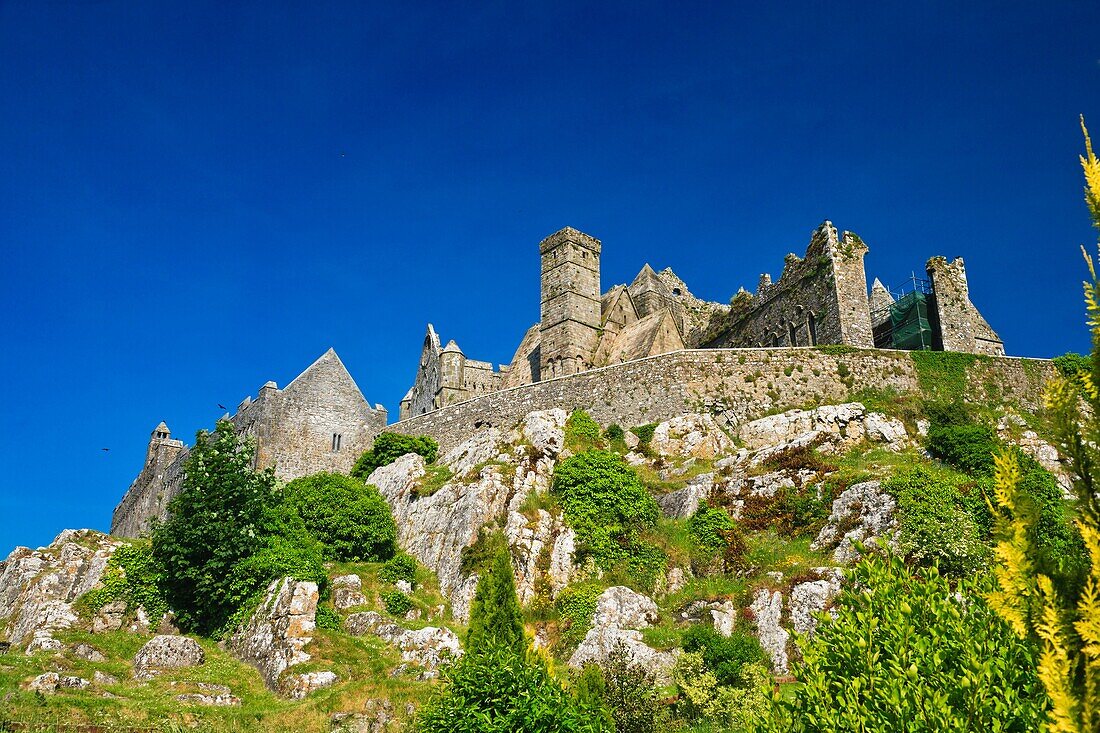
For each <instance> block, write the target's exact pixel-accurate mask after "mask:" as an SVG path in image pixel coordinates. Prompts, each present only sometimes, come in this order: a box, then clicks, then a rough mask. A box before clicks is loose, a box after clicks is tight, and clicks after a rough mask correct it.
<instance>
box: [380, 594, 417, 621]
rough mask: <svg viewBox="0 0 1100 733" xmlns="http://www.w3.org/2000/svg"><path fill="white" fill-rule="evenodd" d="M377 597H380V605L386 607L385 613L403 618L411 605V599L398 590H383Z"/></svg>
mask: <svg viewBox="0 0 1100 733" xmlns="http://www.w3.org/2000/svg"><path fill="white" fill-rule="evenodd" d="M379 597H380V598H381V599H382V605H384V606H385V607H386V613H388V614H390V615H391V616H397V617H398V618H403V617H404V616H405V614H406V613H408V612H409V609H411V608H412V605H413V603H412V599H411V598H409V597H408V596H407V595H405V594H404V593H402V592H401V591H399V590H387V591H383V592H382V593H381V594H380V595H379Z"/></svg>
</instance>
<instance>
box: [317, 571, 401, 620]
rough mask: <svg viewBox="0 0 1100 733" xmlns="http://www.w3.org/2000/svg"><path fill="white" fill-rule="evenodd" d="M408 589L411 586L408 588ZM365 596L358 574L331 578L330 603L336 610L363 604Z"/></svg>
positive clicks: (365, 599) (364, 603)
mask: <svg viewBox="0 0 1100 733" xmlns="http://www.w3.org/2000/svg"><path fill="white" fill-rule="evenodd" d="M409 590H410V591H411V590H412V588H410V589H409ZM366 603H367V597H366V596H365V595H363V581H362V580H361V579H360V578H359V576H358V575H341V576H340V577H338V578H333V580H332V605H334V606H335V607H336V610H338V611H345V610H347V609H349V608H354V607H356V606H365V605H366Z"/></svg>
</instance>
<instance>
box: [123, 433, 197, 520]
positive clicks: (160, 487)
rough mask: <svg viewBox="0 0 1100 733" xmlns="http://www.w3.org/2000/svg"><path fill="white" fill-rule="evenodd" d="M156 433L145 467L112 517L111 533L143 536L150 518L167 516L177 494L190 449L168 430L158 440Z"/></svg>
mask: <svg viewBox="0 0 1100 733" xmlns="http://www.w3.org/2000/svg"><path fill="white" fill-rule="evenodd" d="M161 425H164V423H161ZM159 427H160V426H158V428H159ZM157 433H158V430H154V431H153V435H152V437H151V438H150V439H149V449H148V450H147V451H146V455H145V465H144V466H142V468H141V472H140V473H138V475H137V478H135V479H134V482H133V483H132V484H130V488H129V489H128V490H127V491H126V494H125V495H124V496H123V497H122V501H120V502H119V503H118V506H116V507H115V510H114V513H113V514H112V515H111V533H112V534H116V535H120V536H123V537H136V536H138V535H140V534H141V533H142V532H144V531H145V530H147V529H148V519H149V517H162V516H164V515H165V510H166V509H167V507H168V500H169V499H170V498H171V497H172V496H175V495H176V493H178V490H179V482H180V480H181V479H182V477H183V471H182V468H181V467H182V465H183V460H184V459H185V458H186V457H187V447H186V446H185V445H184V444H183V441H182V440H172V439H171V433H168V432H167V428H165V430H164V433H165V434H166V437H164V438H161V437H158V435H157Z"/></svg>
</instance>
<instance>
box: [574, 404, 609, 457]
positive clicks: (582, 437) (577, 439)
mask: <svg viewBox="0 0 1100 733" xmlns="http://www.w3.org/2000/svg"><path fill="white" fill-rule="evenodd" d="M602 435H603V431H601V430H600V426H599V424H598V423H597V422H596V421H595V420H593V419H592V418H591V417H589V415H588V413H587V412H585V411H584V410H573V414H571V415H570V416H569V419H568V420H566V421H565V447H566V448H568V449H569V450H571V451H573V452H574V453H578V452H580V451H583V450H588V449H589V448H602V447H603V440H602V439H601V438H602Z"/></svg>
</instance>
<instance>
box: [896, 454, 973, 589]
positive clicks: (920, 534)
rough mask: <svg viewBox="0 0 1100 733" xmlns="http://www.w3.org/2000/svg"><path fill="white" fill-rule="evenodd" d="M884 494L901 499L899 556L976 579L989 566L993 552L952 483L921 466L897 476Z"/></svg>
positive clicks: (899, 510)
mask: <svg viewBox="0 0 1100 733" xmlns="http://www.w3.org/2000/svg"><path fill="white" fill-rule="evenodd" d="M883 488H884V489H885V490H886V491H887V492H889V493H890V494H891V495H892V496H893V497H894V498H895V499H897V503H898V514H899V519H898V525H899V529H900V533H899V537H898V545H899V550H900V551H901V552H902V554H903V555H904V556H905V557H906V559H908V560H909V561H910V562H913V563H916V564H918V565H932V564H935V563H938V564H939V567H940V570H942V571H943V572H944V573H946V574H948V575H951V576H961V575H967V574H969V573H973V572H975V571H977V570H979V569H980V568H982V567H983V566H984V565H985V564H986V562H987V561H988V558H989V548H988V547H987V546H986V545H985V543H984V542H983V541H982V536H981V535H980V532H979V528H978V524H977V522H976V521H975V519H974V517H973V516H971V515H970V513H969V512H967V510H966V506H967V502H965V501H964V499H963V496H962V494H961V493H960V492H959V487H958V485H957V484H956V483H955V482H953V481H952V480H951V479H949V478H944V477H938V476H936V475H934V474H933V473H932V472H931V471H929V470H928V469H926V468H924V467H921V466H917V467H914V468H911V469H906V470H902V471H899V472H897V473H896V474H894V476H892V477H891V478H890V480H888V481H887V482H886V483H885V484H884V485H883Z"/></svg>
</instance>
